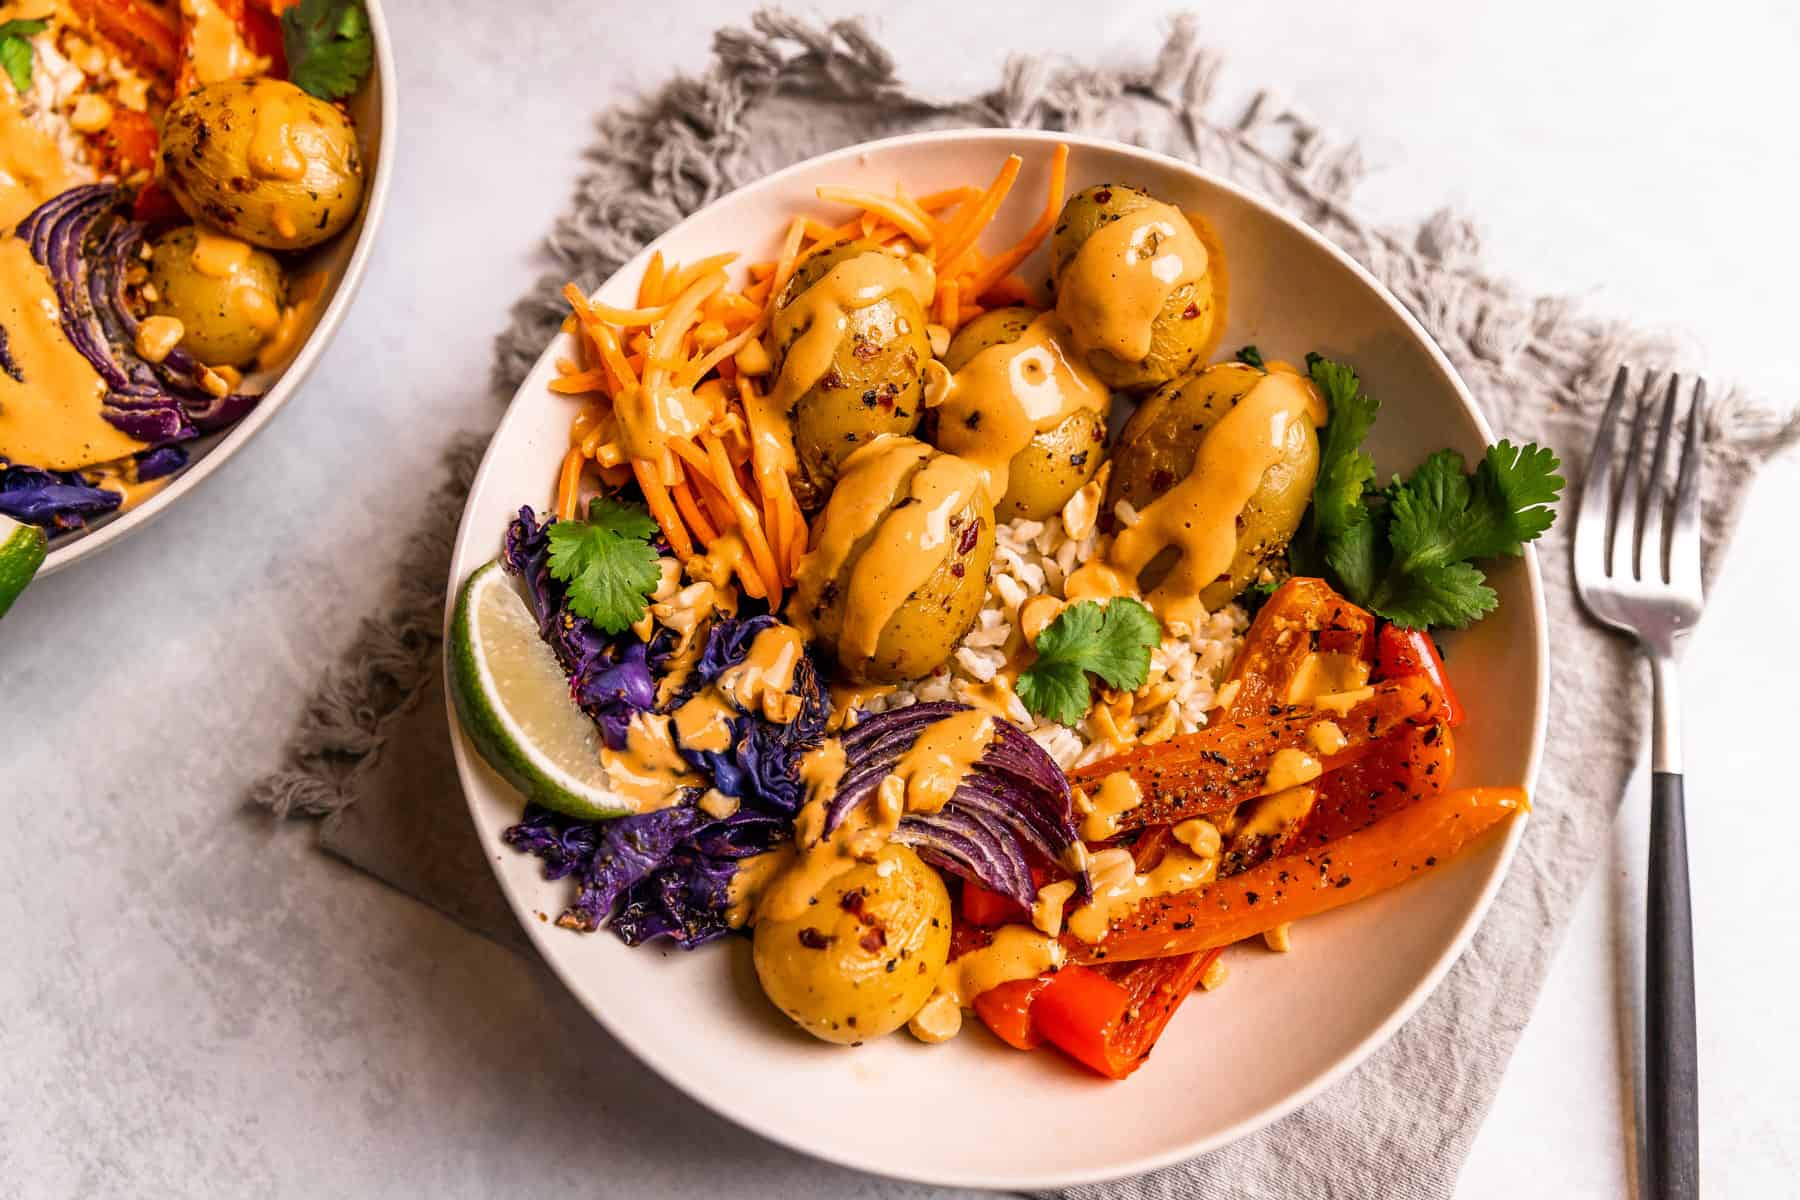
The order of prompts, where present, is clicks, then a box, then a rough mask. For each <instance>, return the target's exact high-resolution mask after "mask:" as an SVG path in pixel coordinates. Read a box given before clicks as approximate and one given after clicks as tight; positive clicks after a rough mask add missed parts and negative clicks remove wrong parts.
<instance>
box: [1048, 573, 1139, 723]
mask: <svg viewBox="0 0 1800 1200" xmlns="http://www.w3.org/2000/svg"><path fill="white" fill-rule="evenodd" d="M1161 641H1162V626H1161V625H1160V624H1159V623H1158V622H1157V620H1156V617H1155V615H1154V614H1153V613H1151V611H1150V610H1149V609H1148V608H1146V607H1145V606H1144V604H1143V603H1142V602H1141V601H1138V600H1132V599H1129V598H1126V597H1119V598H1117V599H1113V600H1109V601H1107V602H1106V604H1104V605H1102V604H1101V603H1100V602H1099V601H1097V600H1082V601H1080V602H1078V603H1076V604H1071V605H1069V606H1068V607H1066V608H1064V609H1063V610H1062V612H1060V613H1058V614H1057V617H1056V620H1054V621H1052V622H1050V624H1048V625H1046V626H1045V627H1044V629H1043V631H1042V632H1040V633H1039V634H1038V636H1037V643H1036V647H1037V654H1038V657H1037V661H1036V662H1034V663H1032V664H1031V666H1030V667H1028V668H1027V669H1026V670H1025V671H1024V672H1023V673H1021V674H1020V676H1019V678H1018V682H1017V683H1016V684H1015V685H1014V690H1015V691H1016V692H1017V693H1018V696H1019V699H1020V700H1021V701H1023V702H1024V704H1025V707H1026V708H1027V709H1029V710H1031V711H1032V712H1034V713H1036V714H1037V715H1038V716H1040V717H1049V718H1050V719H1051V720H1052V721H1059V722H1061V723H1062V724H1064V725H1074V724H1077V723H1079V722H1080V720H1081V718H1082V717H1084V716H1086V715H1087V710H1088V704H1089V703H1090V702H1091V700H1092V693H1091V690H1090V688H1089V684H1088V678H1087V677H1088V673H1089V672H1090V671H1091V672H1092V673H1093V674H1095V675H1097V676H1099V677H1100V679H1101V680H1102V681H1103V682H1105V683H1106V684H1108V685H1109V686H1111V687H1115V688H1119V689H1120V690H1122V691H1130V690H1132V689H1133V688H1137V687H1141V686H1142V685H1143V682H1144V680H1145V678H1146V677H1147V676H1148V675H1149V674H1150V651H1151V649H1152V648H1154V647H1155V646H1156V645H1157V644H1158V643H1160V642H1161Z"/></svg>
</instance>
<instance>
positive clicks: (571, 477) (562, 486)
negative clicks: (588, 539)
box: [556, 446, 587, 521]
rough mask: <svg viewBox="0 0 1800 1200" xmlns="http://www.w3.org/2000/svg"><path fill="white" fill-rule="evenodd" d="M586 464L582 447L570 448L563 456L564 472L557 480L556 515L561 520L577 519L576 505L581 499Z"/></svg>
mask: <svg viewBox="0 0 1800 1200" xmlns="http://www.w3.org/2000/svg"><path fill="white" fill-rule="evenodd" d="M586 463H587V458H586V457H585V456H584V455H583V454H582V453H581V447H580V446H570V447H569V452H568V453H567V454H565V455H563V460H562V471H561V473H560V474H559V475H558V477H557V480H556V515H557V517H558V518H559V519H561V520H564V521H573V520H574V519H575V513H576V505H577V504H579V503H580V497H581V469H582V467H583V466H584V465H585V464H586Z"/></svg>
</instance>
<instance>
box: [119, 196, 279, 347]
mask: <svg viewBox="0 0 1800 1200" xmlns="http://www.w3.org/2000/svg"><path fill="white" fill-rule="evenodd" d="M198 241H199V234H198V232H197V231H196V230H195V228H194V227H193V226H192V225H183V226H182V227H180V228H179V229H172V230H170V231H169V232H168V233H165V234H163V235H162V236H161V237H159V238H157V239H156V241H155V243H154V244H152V246H151V247H150V280H149V282H150V289H151V294H152V295H154V296H155V297H156V299H155V300H153V301H151V302H150V311H151V312H153V313H156V314H157V315H159V316H165V317H174V318H175V319H176V320H178V321H180V322H181V326H182V329H183V331H184V332H183V334H182V338H181V347H182V349H184V350H186V351H187V352H188V353H189V354H192V355H193V356H194V357H195V358H197V359H199V360H200V361H201V362H203V363H205V364H206V365H208V366H212V367H217V366H231V367H241V366H244V365H245V364H247V363H248V362H250V360H251V359H253V358H255V357H256V352H257V351H258V350H259V349H261V347H262V345H263V343H264V342H265V341H267V340H268V338H269V335H270V334H271V333H273V332H274V330H275V326H276V324H277V323H278V322H279V321H280V319H281V305H282V303H283V301H284V299H285V295H284V293H285V291H286V283H285V281H284V280H283V278H282V274H281V264H280V263H278V262H276V261H275V256H274V255H272V254H270V253H268V252H267V251H265V250H251V251H250V252H249V253H248V254H241V253H240V255H236V256H224V257H225V258H226V261H224V262H222V263H218V264H214V263H211V262H208V261H207V260H206V259H205V258H203V257H202V258H200V259H199V260H198V261H196V256H195V254H194V247H195V244H196V243H197V242H198ZM236 248H237V249H238V250H239V251H240V252H242V251H244V250H245V249H247V247H245V246H244V245H242V244H241V243H237V244H236ZM202 268H206V269H202Z"/></svg>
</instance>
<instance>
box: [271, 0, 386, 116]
mask: <svg viewBox="0 0 1800 1200" xmlns="http://www.w3.org/2000/svg"><path fill="white" fill-rule="evenodd" d="M281 41H282V48H283V49H284V50H285V51H286V52H287V62H288V78H289V79H291V80H292V81H293V82H294V85H295V86H296V87H299V88H301V89H303V90H304V91H307V92H310V93H312V94H313V95H315V96H317V97H319V98H320V99H321V100H342V99H343V98H344V97H345V96H348V95H350V94H351V93H353V92H355V91H356V89H357V88H359V87H361V86H362V82H363V80H365V79H367V78H368V77H369V71H370V69H371V68H372V67H373V66H374V63H375V39H374V38H373V37H372V36H371V35H370V33H369V14H368V11H367V10H366V9H365V8H364V7H363V0H300V3H298V4H296V5H294V6H293V7H291V8H289V9H288V10H287V11H286V12H284V13H282V14H281Z"/></svg>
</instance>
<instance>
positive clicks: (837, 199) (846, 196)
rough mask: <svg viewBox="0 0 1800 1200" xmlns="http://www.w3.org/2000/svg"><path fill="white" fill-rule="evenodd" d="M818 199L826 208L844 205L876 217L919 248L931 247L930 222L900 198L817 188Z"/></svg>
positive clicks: (858, 191)
mask: <svg viewBox="0 0 1800 1200" xmlns="http://www.w3.org/2000/svg"><path fill="white" fill-rule="evenodd" d="M818 196H819V199H821V200H823V201H825V202H826V203H827V204H844V205H848V206H850V207H851V208H860V209H862V210H863V213H864V215H865V216H867V215H869V214H877V213H878V214H880V216H881V217H882V218H883V219H884V220H886V221H888V222H889V223H891V224H892V225H893V226H894V228H895V229H897V230H899V231H900V232H901V233H904V234H905V235H906V236H907V237H909V238H911V239H912V240H913V241H914V242H915V243H917V244H918V245H920V246H928V245H930V244H931V240H932V232H931V225H930V222H931V218H930V217H929V216H927V215H926V214H925V212H924V211H923V210H922V209H920V208H918V207H917V206H916V205H913V204H911V203H910V202H909V201H906V200H904V199H903V198H900V197H894V196H883V195H881V194H880V193H878V192H865V191H862V190H860V189H857V188H840V187H822V188H819V189H818ZM871 232H872V231H871Z"/></svg>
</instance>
